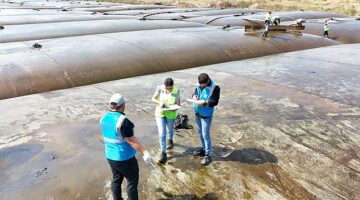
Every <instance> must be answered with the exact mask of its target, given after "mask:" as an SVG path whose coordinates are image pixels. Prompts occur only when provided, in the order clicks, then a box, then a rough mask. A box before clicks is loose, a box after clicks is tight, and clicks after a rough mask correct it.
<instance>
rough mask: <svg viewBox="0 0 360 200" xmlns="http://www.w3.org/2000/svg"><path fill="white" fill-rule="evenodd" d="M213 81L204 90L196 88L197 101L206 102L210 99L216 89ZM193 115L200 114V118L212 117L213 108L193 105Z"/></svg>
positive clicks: (198, 86)
mask: <svg viewBox="0 0 360 200" xmlns="http://www.w3.org/2000/svg"><path fill="white" fill-rule="evenodd" d="M216 86H217V85H216V83H215V81H211V84H210V86H206V87H205V88H204V89H202V90H201V89H200V85H197V86H196V91H197V94H196V95H197V96H198V100H205V101H206V102H207V101H208V100H209V99H210V97H211V95H212V93H213V91H214V88H215V87H216ZM194 110H195V113H198V114H200V116H202V117H212V116H213V114H214V107H209V106H198V105H197V104H195V105H194Z"/></svg>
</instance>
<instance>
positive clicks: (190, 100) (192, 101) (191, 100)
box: [186, 99, 197, 103]
mask: <svg viewBox="0 0 360 200" xmlns="http://www.w3.org/2000/svg"><path fill="white" fill-rule="evenodd" d="M186 101H188V102H190V103H196V102H197V100H194V99H186Z"/></svg>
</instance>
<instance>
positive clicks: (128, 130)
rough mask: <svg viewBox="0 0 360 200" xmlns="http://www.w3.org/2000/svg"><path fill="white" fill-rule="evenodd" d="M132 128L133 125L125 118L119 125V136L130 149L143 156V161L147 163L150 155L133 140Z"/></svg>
mask: <svg viewBox="0 0 360 200" xmlns="http://www.w3.org/2000/svg"><path fill="white" fill-rule="evenodd" d="M134 127H135V125H134V124H133V123H132V122H131V121H130V120H129V119H127V118H126V119H125V120H124V121H123V123H122V124H121V128H120V129H121V134H122V136H123V137H124V138H125V139H126V141H127V142H128V143H129V145H130V146H131V147H132V148H134V149H135V150H137V151H139V152H141V153H142V154H143V158H144V161H145V162H149V161H150V160H151V155H150V153H149V151H147V150H146V149H145V148H144V147H143V146H142V145H141V144H140V142H138V140H137V139H136V138H135V136H134Z"/></svg>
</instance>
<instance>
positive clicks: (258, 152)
mask: <svg viewBox="0 0 360 200" xmlns="http://www.w3.org/2000/svg"><path fill="white" fill-rule="evenodd" d="M224 159H225V160H229V161H238V162H240V163H247V164H255V165H257V164H263V163H277V162H278V158H277V157H276V156H275V155H274V154H272V153H270V152H268V151H265V150H262V149H257V148H243V149H237V150H234V151H233V152H232V153H231V154H230V155H228V156H227V157H225V158H224Z"/></svg>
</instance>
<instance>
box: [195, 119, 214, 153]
mask: <svg viewBox="0 0 360 200" xmlns="http://www.w3.org/2000/svg"><path fill="white" fill-rule="evenodd" d="M195 121H196V125H197V128H198V131H199V136H200V141H201V147H202V148H203V149H204V150H205V155H208V156H210V154H211V138H210V127H211V121H212V117H209V118H201V117H199V116H196V115H195Z"/></svg>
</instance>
